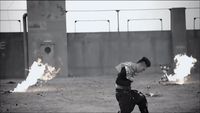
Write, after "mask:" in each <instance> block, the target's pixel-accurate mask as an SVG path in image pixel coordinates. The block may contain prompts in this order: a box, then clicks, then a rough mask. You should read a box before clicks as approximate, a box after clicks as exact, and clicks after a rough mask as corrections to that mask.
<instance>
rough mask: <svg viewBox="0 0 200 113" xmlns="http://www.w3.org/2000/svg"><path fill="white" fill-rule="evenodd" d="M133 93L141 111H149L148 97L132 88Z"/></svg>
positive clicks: (145, 112) (147, 112)
mask: <svg viewBox="0 0 200 113" xmlns="http://www.w3.org/2000/svg"><path fill="white" fill-rule="evenodd" d="M132 95H133V97H134V100H135V103H136V104H137V105H138V106H139V109H140V112H141V113H149V111H148V105H147V99H146V97H145V95H144V94H143V93H141V92H138V91H137V90H132Z"/></svg>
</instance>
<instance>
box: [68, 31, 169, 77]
mask: <svg viewBox="0 0 200 113" xmlns="http://www.w3.org/2000/svg"><path fill="white" fill-rule="evenodd" d="M170 42H171V37H170V32H169V31H151V32H129V33H127V32H121V33H117V32H116V33H76V34H68V61H69V73H70V74H71V75H72V76H88V75H89V76H92V75H113V74H114V73H115V72H116V71H115V69H114V67H115V66H116V65H117V64H119V63H120V62H124V61H133V62H136V61H137V60H138V59H140V58H141V57H143V56H146V57H148V58H150V60H151V61H152V67H151V69H149V70H147V72H158V71H160V69H159V64H170V61H171V54H172V53H171V46H170V44H171V43H170Z"/></svg>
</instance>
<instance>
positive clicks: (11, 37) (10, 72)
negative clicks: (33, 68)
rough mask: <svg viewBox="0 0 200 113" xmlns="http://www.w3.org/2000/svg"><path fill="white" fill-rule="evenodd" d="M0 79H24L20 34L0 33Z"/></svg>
mask: <svg viewBox="0 0 200 113" xmlns="http://www.w3.org/2000/svg"><path fill="white" fill-rule="evenodd" d="M0 43H1V47H0V79H2V78H24V71H25V67H24V54H23V52H24V50H23V34H22V33H0Z"/></svg>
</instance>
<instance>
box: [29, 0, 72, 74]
mask: <svg viewBox="0 0 200 113" xmlns="http://www.w3.org/2000/svg"><path fill="white" fill-rule="evenodd" d="M27 12H28V48H29V49H28V50H29V52H28V53H29V66H30V65H31V63H32V62H33V61H35V60H36V59H37V58H38V57H40V58H42V59H43V61H44V62H46V63H48V64H50V65H51V66H54V67H58V68H60V69H61V71H60V73H59V74H60V75H59V77H61V76H62V77H66V76H67V75H68V74H67V73H68V67H67V51H66V50H67V37H66V15H65V0H59V1H51V0H48V1H45V0H44V1H43V0H41V1H34V0H33V1H32V0H28V1H27ZM45 50H50V51H49V52H48V51H45Z"/></svg>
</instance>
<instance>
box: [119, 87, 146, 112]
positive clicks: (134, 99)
mask: <svg viewBox="0 0 200 113" xmlns="http://www.w3.org/2000/svg"><path fill="white" fill-rule="evenodd" d="M116 99H117V101H118V102H119V107H120V112H119V113H131V112H132V111H133V109H134V107H135V105H138V106H139V109H140V112H141V113H148V109H147V100H146V97H145V95H144V94H142V93H141V92H138V91H137V90H122V89H116Z"/></svg>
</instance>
